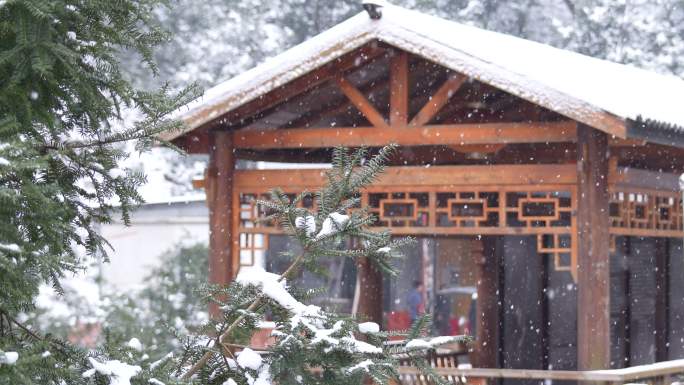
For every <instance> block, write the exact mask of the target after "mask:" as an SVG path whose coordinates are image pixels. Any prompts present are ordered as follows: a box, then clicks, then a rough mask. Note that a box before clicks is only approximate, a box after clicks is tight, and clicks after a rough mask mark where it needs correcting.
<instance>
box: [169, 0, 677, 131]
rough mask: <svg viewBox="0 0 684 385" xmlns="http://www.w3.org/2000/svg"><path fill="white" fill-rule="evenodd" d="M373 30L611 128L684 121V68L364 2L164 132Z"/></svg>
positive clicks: (208, 116)
mask: <svg viewBox="0 0 684 385" xmlns="http://www.w3.org/2000/svg"><path fill="white" fill-rule="evenodd" d="M373 40H380V41H383V42H386V43H388V44H390V45H392V46H395V47H397V48H400V49H403V50H405V51H407V52H410V53H413V54H415V55H419V56H422V57H424V58H426V59H428V60H431V61H434V62H436V63H438V64H440V65H443V66H445V67H447V68H450V69H452V70H454V71H458V72H462V73H464V74H466V75H468V76H471V77H473V78H475V79H477V80H479V81H482V82H484V83H487V84H490V85H492V86H494V87H497V88H500V89H502V90H504V91H507V92H509V93H512V94H514V95H516V96H519V97H521V98H523V99H527V100H529V101H531V102H533V103H536V104H539V105H541V106H544V107H546V108H549V109H551V110H553V111H556V112H558V113H560V114H562V115H565V116H567V117H569V118H571V119H574V120H577V121H579V122H582V123H585V124H588V125H590V126H593V127H595V128H598V129H602V130H604V131H606V132H609V133H613V134H615V132H611V124H613V125H614V124H616V123H617V124H619V125H623V126H626V125H627V122H628V121H632V122H635V121H656V122H662V123H667V124H670V125H674V126H677V127H684V109H683V108H681V107H680V106H679V104H678V103H677V101H678V100H681V97H682V96H684V80H682V79H680V78H677V77H675V76H671V75H661V74H657V73H654V72H650V71H647V70H643V69H639V68H636V67H632V66H629V65H624V64H619V63H614V62H610V61H607V60H601V59H597V58H593V57H589V56H586V55H582V54H579V53H576V52H572V51H567V50H562V49H559V48H555V47H551V46H549V45H545V44H542V43H538V42H534V41H530V40H525V39H522V38H518V37H515V36H511V35H505V34H502V33H498V32H493V31H487V30H483V29H480V28H476V27H472V26H467V25H463V24H460V23H457V22H453V21H449V20H445V19H441V18H438V17H435V16H431V15H427V14H424V13H421V12H417V11H412V10H408V9H404V8H401V7H398V6H385V7H384V8H383V16H382V18H381V19H380V20H371V19H370V18H369V17H368V15H367V14H366V13H365V12H362V13H360V14H358V15H356V16H354V17H352V18H350V19H348V20H346V21H344V22H342V23H340V24H338V25H336V26H335V27H333V28H331V29H329V30H327V31H325V32H323V33H321V34H319V35H317V36H315V37H313V38H311V39H309V40H307V41H305V42H303V43H301V44H299V45H297V46H295V47H293V48H290V49H288V50H287V51H285V52H283V53H282V54H280V55H278V56H276V57H274V58H272V59H271V60H268V61H266V62H265V63H263V64H261V65H259V66H257V67H254V68H253V69H251V70H249V71H246V72H244V73H242V74H240V75H238V76H236V77H234V78H232V79H230V80H228V81H226V82H223V83H220V84H219V85H217V86H216V87H213V88H212V89H210V90H208V91H207V92H206V94H205V95H204V97H202V98H200V99H198V100H196V101H194V102H192V103H190V104H189V105H188V106H187V107H186V108H187V109H186V110H184V111H182V112H180V113H179V114H178V115H177V117H179V118H181V119H183V120H184V121H185V123H186V125H187V127H186V129H185V130H184V131H181V132H178V131H176V132H168V133H166V134H165V135H163V137H164V139H167V140H170V139H174V138H176V137H179V136H181V135H182V134H183V133H185V132H188V131H191V130H193V129H194V128H196V127H198V126H200V125H202V124H204V123H207V122H209V121H211V120H213V119H215V118H217V117H219V116H221V115H223V114H225V113H227V112H229V111H231V110H234V109H235V108H237V107H239V106H241V105H243V104H245V103H247V102H249V101H252V100H255V99H256V98H258V97H260V96H262V95H264V94H266V93H268V92H270V91H272V90H274V89H275V88H277V87H279V86H281V85H284V84H286V83H287V82H289V81H291V80H294V79H295V78H297V77H299V76H301V75H304V74H306V73H308V72H311V71H313V70H315V69H316V68H318V67H320V66H322V65H324V64H326V63H328V62H330V61H332V60H334V59H336V58H338V57H340V56H341V55H343V54H345V53H348V52H350V51H352V50H354V49H356V48H359V47H360V46H362V45H364V44H366V43H368V42H370V41H373ZM652 129H658V126H657V125H654V126H653V128H652ZM618 136H620V134H619V133H618Z"/></svg>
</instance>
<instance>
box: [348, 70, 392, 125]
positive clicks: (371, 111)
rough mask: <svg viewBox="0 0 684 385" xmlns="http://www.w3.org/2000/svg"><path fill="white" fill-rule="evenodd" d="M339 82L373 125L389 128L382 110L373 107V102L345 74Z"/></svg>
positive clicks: (355, 105)
mask: <svg viewBox="0 0 684 385" xmlns="http://www.w3.org/2000/svg"><path fill="white" fill-rule="evenodd" d="M337 84H338V85H339V86H340V89H341V90H342V92H343V93H344V94H345V95H346V96H347V98H349V100H350V101H351V102H352V104H354V107H356V108H357V109H358V110H359V111H360V112H361V113H362V114H363V116H365V117H366V119H368V121H369V122H370V123H371V124H372V125H374V126H375V127H381V128H389V126H388V125H387V122H386V121H385V118H383V117H382V115H381V114H380V112H378V110H377V109H376V108H375V107H373V104H372V103H371V102H370V101H369V100H368V99H367V98H366V97H365V96H364V95H363V94H362V93H361V91H359V90H358V88H356V87H355V86H354V85H353V84H351V83H350V82H349V81H348V80H347V79H345V78H344V77H343V76H340V77H339V78H337Z"/></svg>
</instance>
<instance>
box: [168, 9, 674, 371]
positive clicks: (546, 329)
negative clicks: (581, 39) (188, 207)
mask: <svg viewBox="0 0 684 385" xmlns="http://www.w3.org/2000/svg"><path fill="white" fill-rule="evenodd" d="M379 11H380V12H381V13H382V15H381V17H380V18H378V19H372V18H370V17H369V15H368V14H366V13H360V14H359V15H357V16H355V17H353V18H351V19H349V20H347V21H345V22H343V23H341V24H339V25H337V26H335V27H334V28H332V29H330V30H328V31H326V32H324V33H322V34H321V35H318V36H316V37H314V38H313V39H311V40H309V41H307V42H304V43H302V44H300V45H299V46H296V47H294V48H292V49H290V50H288V51H286V52H285V53H283V54H282V55H280V56H278V57H276V58H274V59H272V60H270V61H268V62H266V63H264V64H262V65H260V66H258V67H256V68H254V69H252V70H250V71H247V72H245V73H244V74H242V75H240V76H237V77H236V78H234V79H231V80H229V81H227V82H225V83H222V84H220V85H218V86H217V87H215V88H213V89H211V90H209V91H208V92H207V93H206V95H205V96H204V97H203V98H202V99H200V100H198V101H196V102H193V103H192V104H191V105H189V106H188V108H187V109H186V110H184V111H183V112H181V114H180V117H181V118H182V119H183V120H184V121H185V122H186V124H187V128H186V129H185V130H184V131H182V132H172V133H167V134H166V135H165V139H170V140H173V141H174V143H176V144H177V145H179V146H180V147H182V148H184V149H186V150H187V151H189V152H191V153H208V154H209V155H210V164H209V168H208V170H207V174H206V179H205V181H204V182H202V183H200V184H202V185H203V186H204V187H205V189H206V191H207V201H208V204H209V208H210V224H211V236H210V239H211V241H210V247H211V258H210V279H211V281H212V282H217V283H225V282H228V281H230V280H231V279H232V278H233V277H234V275H235V274H236V273H237V271H238V270H239V269H240V268H241V266H249V265H252V264H255V263H266V264H267V265H268V264H269V263H270V265H269V266H271V265H273V263H277V261H276V262H273V261H270V262H269V258H271V259H272V258H274V257H273V255H274V250H277V249H278V248H282V247H285V246H284V245H285V244H284V243H283V242H285V241H284V240H283V239H282V235H280V234H279V230H278V229H277V228H275V227H273V226H269V225H267V224H263V223H258V224H257V223H255V222H254V220H255V219H257V218H258V217H259V216H260V211H259V209H258V207H256V206H255V203H254V200H255V199H256V198H258V197H261V196H263V195H265V194H266V193H267V192H268V191H269V190H270V189H272V188H275V187H280V188H282V189H284V190H285V191H286V192H288V193H293V194H295V193H297V192H299V191H301V190H303V189H309V190H311V189H315V188H317V187H318V186H320V185H321V183H322V182H323V178H322V170H320V169H310V168H309V169H304V168H303V169H287V170H254V169H236V161H237V160H238V159H249V160H265V161H275V162H290V163H293V162H294V163H297V162H299V163H316V162H327V161H328V158H329V154H330V149H331V148H333V147H335V146H347V147H357V146H368V147H371V148H377V147H380V146H383V145H385V144H387V143H390V142H394V143H397V144H399V145H400V146H401V147H400V151H399V154H398V156H397V157H396V158H395V159H394V160H393V163H392V165H391V166H392V167H390V168H389V170H388V171H387V173H386V174H385V175H384V176H383V177H382V179H381V180H380V181H379V182H378V183H376V184H375V185H374V186H372V187H371V188H369V189H368V190H366V191H365V192H364V193H363V197H362V199H363V202H364V204H365V205H368V206H369V207H370V208H371V210H373V211H374V212H375V213H377V215H378V217H379V219H380V220H379V222H378V226H380V227H386V228H390V229H392V231H393V233H394V234H400V235H403V234H409V235H413V236H416V237H417V238H418V239H419V246H418V247H416V250H415V253H414V254H410V253H409V258H408V260H407V262H406V263H408V264H409V265H407V267H406V268H405V269H404V271H405V275H402V280H401V281H402V282H403V281H410V280H411V279H415V278H418V279H420V280H422V281H423V282H424V283H425V287H426V289H425V291H426V297H427V296H429V297H430V298H429V299H430V302H431V303H432V305H431V306H432V307H431V308H432V309H433V311H435V312H444V309H443V308H446V313H445V314H446V315H447V317H448V316H449V312H461V313H463V314H462V316H461V317H460V318H458V319H457V320H456V321H457V324H458V325H456V327H459V326H460V327H464V326H463V325H465V324H468V328H469V330H471V331H473V332H474V333H475V334H476V343H475V346H474V349H473V352H472V354H471V361H472V362H473V364H474V365H475V366H476V367H501V368H527V369H548V368H554V369H570V370H576V369H600V368H611V367H625V366H631V365H636V364H641V363H649V362H656V361H664V360H670V359H674V358H681V357H684V260H683V258H684V256H683V254H682V247H681V244H682V236H684V233H683V231H682V200H681V192H680V191H679V187H678V183H677V179H678V178H677V175H678V174H679V173H682V172H683V171H684V149H683V147H684V128H683V126H684V109H683V108H681V106H680V105H679V104H680V101H681V98H682V96H683V95H684V81H682V80H680V79H678V78H674V77H668V76H662V75H657V74H653V73H649V72H646V71H643V70H639V69H635V68H632V67H628V66H624V65H620V64H616V63H611V62H606V61H601V60H597V59H593V58H589V57H586V56H583V55H579V54H576V53H573V52H568V51H563V50H559V49H555V48H552V47H549V46H545V45H542V44H538V43H535V42H531V41H526V40H523V39H519V38H515V37H512V36H506V35H502V34H498V33H493V32H489V31H484V30H480V29H477V28H473V27H468V26H464V25H461V24H458V23H454V22H451V21H447V20H442V19H439V18H435V17H432V16H428V15H424V14H420V13H417V12H413V11H410V10H406V9H402V8H399V7H394V6H386V7H384V8H381V9H379ZM303 204H305V205H310V204H311V202H303ZM264 261H265V262H264ZM402 274H404V273H402ZM411 274H412V275H411ZM358 280H359V282H361V285H363V287H364V289H365V290H362V291H361V292H362V295H361V298H359V299H358V301H357V302H358V310H359V312H361V313H364V314H366V315H368V316H369V317H371V318H373V319H376V320H383V318H384V319H385V321H386V322H387V323H389V322H398V321H397V319H396V317H395V318H391V317H392V314H395V313H396V312H399V310H400V307H401V305H402V302H401V295H400V294H398V293H397V292H396V290H398V289H397V288H396V287H393V286H391V285H388V284H387V283H383V282H382V277H381V276H380V275H379V274H378V273H377V272H375V271H374V270H373V268H372V267H370V266H369V265H368V264H366V263H364V262H361V263H360V264H359V266H358ZM403 284H405V283H403ZM345 285H346V284H345ZM345 285H342V284H341V286H345ZM383 294H384V296H383ZM440 301H441V302H440ZM466 313H467V314H466ZM452 321H454V320H450V319H447V320H446V322H445V324H446V325H447V326H446V327H448V325H449V324H450V322H452ZM451 326H453V325H451Z"/></svg>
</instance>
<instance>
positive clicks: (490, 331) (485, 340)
mask: <svg viewBox="0 0 684 385" xmlns="http://www.w3.org/2000/svg"><path fill="white" fill-rule="evenodd" d="M496 242H497V239H496V237H484V238H483V239H482V246H483V247H482V249H483V250H482V254H481V255H480V257H479V259H477V262H478V268H479V269H478V276H477V327H476V336H475V351H474V354H473V356H472V363H473V367H475V368H496V367H497V356H498V347H499V327H500V326H499V324H500V316H499V313H500V310H501V309H500V306H499V279H500V276H499V271H500V269H501V265H500V258H498V257H497V255H496Z"/></svg>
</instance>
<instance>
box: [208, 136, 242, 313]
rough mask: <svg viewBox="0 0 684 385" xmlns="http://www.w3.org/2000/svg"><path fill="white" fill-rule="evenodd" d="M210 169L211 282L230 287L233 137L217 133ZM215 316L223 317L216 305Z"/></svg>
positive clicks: (231, 276) (231, 273)
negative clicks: (220, 315)
mask: <svg viewBox="0 0 684 385" xmlns="http://www.w3.org/2000/svg"><path fill="white" fill-rule="evenodd" d="M212 142H213V143H212V146H210V149H211V150H210V153H209V168H208V170H207V178H208V186H207V187H208V189H207V204H208V206H209V282H210V283H212V284H218V285H226V284H228V283H229V282H230V281H231V280H232V278H233V273H234V272H233V267H232V266H233V261H232V255H231V254H232V253H231V250H232V246H233V231H232V229H233V217H234V215H233V213H232V208H233V175H234V169H235V157H234V155H233V142H232V135H230V133H229V132H225V131H224V132H213V133H212ZM209 310H210V313H211V314H212V315H213V316H216V315H218V314H220V310H219V309H218V307H217V306H216V304H212V305H210V309H209Z"/></svg>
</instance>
